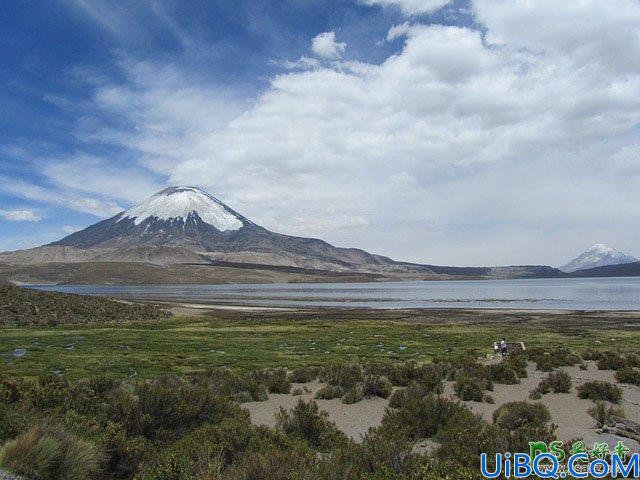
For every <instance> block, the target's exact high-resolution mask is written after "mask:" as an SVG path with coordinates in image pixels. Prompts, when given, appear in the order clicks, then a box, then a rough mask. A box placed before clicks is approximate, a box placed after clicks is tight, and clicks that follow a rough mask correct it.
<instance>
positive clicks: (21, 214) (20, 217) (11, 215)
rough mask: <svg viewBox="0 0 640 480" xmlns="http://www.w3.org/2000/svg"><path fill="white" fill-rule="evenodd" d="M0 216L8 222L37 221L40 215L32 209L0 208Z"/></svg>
mask: <svg viewBox="0 0 640 480" xmlns="http://www.w3.org/2000/svg"><path fill="white" fill-rule="evenodd" d="M0 217H1V218H3V219H5V220H8V221H10V222H39V221H40V220H42V217H41V216H40V215H38V214H37V213H36V212H34V211H33V210H0Z"/></svg>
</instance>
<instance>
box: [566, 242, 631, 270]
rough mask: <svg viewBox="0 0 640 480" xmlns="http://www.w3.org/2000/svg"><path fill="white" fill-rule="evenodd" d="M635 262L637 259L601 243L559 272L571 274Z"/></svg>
mask: <svg viewBox="0 0 640 480" xmlns="http://www.w3.org/2000/svg"><path fill="white" fill-rule="evenodd" d="M637 261H638V259H637V258H634V257H631V256H629V255H625V254H624V253H622V252H621V251H619V250H615V249H613V248H611V247H609V246H607V245H604V244H602V243H597V244H596V245H594V246H592V247H591V248H589V249H588V250H587V251H586V252H584V253H582V254H581V255H579V256H578V257H576V258H574V259H573V260H571V261H570V262H569V263H567V264H566V265H563V266H562V267H560V270H562V271H563V272H568V273H571V272H575V271H577V270H585V269H590V268H596V267H605V266H608V265H621V264H625V263H632V262H637Z"/></svg>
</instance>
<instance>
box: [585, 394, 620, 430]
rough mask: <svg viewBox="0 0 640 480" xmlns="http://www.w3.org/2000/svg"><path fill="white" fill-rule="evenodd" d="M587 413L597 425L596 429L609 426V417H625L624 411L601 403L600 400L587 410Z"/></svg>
mask: <svg viewBox="0 0 640 480" xmlns="http://www.w3.org/2000/svg"><path fill="white" fill-rule="evenodd" d="M588 413H589V415H591V416H592V417H593V418H594V419H595V421H596V423H597V424H598V428H602V427H604V426H605V425H610V424H611V417H614V416H615V417H621V418H624V417H625V414H624V410H623V409H622V408H620V407H618V406H616V405H611V404H609V403H607V402H603V401H602V400H598V401H597V402H596V403H595V405H594V406H593V407H591V408H590V409H589V410H588Z"/></svg>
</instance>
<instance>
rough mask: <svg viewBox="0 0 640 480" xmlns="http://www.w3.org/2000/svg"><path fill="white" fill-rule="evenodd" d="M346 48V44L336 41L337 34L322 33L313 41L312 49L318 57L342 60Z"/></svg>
mask: <svg viewBox="0 0 640 480" xmlns="http://www.w3.org/2000/svg"><path fill="white" fill-rule="evenodd" d="M346 48H347V44H346V43H343V42H337V41H336V33H335V32H324V33H321V34H319V35H317V36H316V37H315V38H314V39H313V40H312V41H311V49H312V50H313V52H314V53H315V54H316V55H318V56H320V57H322V58H328V59H331V60H334V59H337V58H340V57H341V56H342V54H343V53H344V51H345V49H346Z"/></svg>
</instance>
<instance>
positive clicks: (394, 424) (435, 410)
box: [382, 395, 480, 440]
mask: <svg viewBox="0 0 640 480" xmlns="http://www.w3.org/2000/svg"><path fill="white" fill-rule="evenodd" d="M475 421H480V419H479V417H477V416H476V415H474V414H473V413H472V412H471V411H470V410H469V409H468V408H467V407H466V405H464V404H462V403H460V402H456V401H453V400H450V399H448V398H444V397H440V396H436V395H428V396H426V397H422V398H414V397H408V398H406V399H405V402H404V403H403V404H402V405H401V406H400V408H397V409H388V410H387V412H386V413H385V415H384V417H383V418H382V427H383V428H384V429H387V430H400V431H404V433H405V434H406V435H407V436H408V437H409V438H412V439H414V440H418V439H421V438H432V437H434V436H435V435H436V434H438V433H439V432H441V431H443V430H447V429H450V428H453V426H455V425H463V424H470V423H473V422H475Z"/></svg>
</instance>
